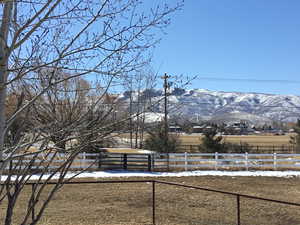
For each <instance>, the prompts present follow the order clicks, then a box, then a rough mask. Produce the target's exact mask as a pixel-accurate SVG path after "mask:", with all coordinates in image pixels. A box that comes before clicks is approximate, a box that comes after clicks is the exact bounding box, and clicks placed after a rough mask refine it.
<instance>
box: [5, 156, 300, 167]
mask: <svg viewBox="0 0 300 225" xmlns="http://www.w3.org/2000/svg"><path fill="white" fill-rule="evenodd" d="M63 162H65V159H64V155H63V154H60V157H57V158H55V159H54V160H53V161H52V162H51V165H49V166H48V168H47V169H48V170H52V169H55V168H58V167H59V165H61V164H62V163H63ZM18 163H19V164H20V162H19V161H18V160H13V161H12V164H13V165H16V164H18ZM28 163H30V158H28V159H27V158H25V159H23V160H22V164H20V165H19V167H18V168H19V169H22V168H25V167H26V166H27V164H28ZM45 163H47V159H35V161H34V163H33V164H32V165H31V169H32V171H34V172H38V171H39V169H42V168H43V165H44V164H45ZM8 169H9V166H7V170H8ZM70 169H71V170H77V171H78V170H83V169H89V170H119V169H121V170H138V171H163V170H171V171H174V170H179V171H182V170H183V171H188V170H299V169H300V154H277V153H273V154H249V153H243V154H241V153H239V154H234V153H233V154H230V153H217V152H216V153H187V152H185V153H170V154H159V153H156V154H119V153H81V154H79V155H78V156H77V157H76V158H75V160H74V161H73V163H72V165H71V167H70Z"/></svg>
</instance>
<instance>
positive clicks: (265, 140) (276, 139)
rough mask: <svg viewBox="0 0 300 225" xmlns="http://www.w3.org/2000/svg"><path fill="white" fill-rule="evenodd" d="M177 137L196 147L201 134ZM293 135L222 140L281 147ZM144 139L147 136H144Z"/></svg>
mask: <svg viewBox="0 0 300 225" xmlns="http://www.w3.org/2000/svg"><path fill="white" fill-rule="evenodd" d="M176 135H178V137H179V139H180V141H181V144H182V145H198V144H200V143H201V137H202V136H201V134H176ZM292 135H294V134H286V135H272V134H264V135H263V134H261V135H224V136H223V138H224V140H225V141H227V142H231V143H238V144H240V143H248V144H249V145H254V146H257V145H258V146H272V145H276V146H282V145H289V144H290V143H289V142H290V137H291V136H292ZM120 137H121V138H125V139H127V140H129V134H121V135H120ZM144 137H145V138H146V137H147V135H145V136H144Z"/></svg>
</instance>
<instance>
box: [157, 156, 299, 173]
mask: <svg viewBox="0 0 300 225" xmlns="http://www.w3.org/2000/svg"><path fill="white" fill-rule="evenodd" d="M153 156H154V160H153V161H154V162H155V165H154V168H164V167H165V165H166V163H167V162H169V167H170V168H176V169H184V170H185V171H187V170H193V169H214V170H219V169H244V170H249V169H262V168H263V169H273V170H278V169H300V154H277V153H273V154H250V153H247V152H246V153H218V152H215V153H172V154H169V159H168V160H167V156H166V154H155V155H153Z"/></svg>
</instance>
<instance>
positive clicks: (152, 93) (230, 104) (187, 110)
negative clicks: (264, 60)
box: [119, 88, 300, 124]
mask: <svg viewBox="0 0 300 225" xmlns="http://www.w3.org/2000/svg"><path fill="white" fill-rule="evenodd" d="M132 97H133V101H137V100H138V98H142V99H146V98H151V102H152V103H154V102H157V104H155V106H154V107H152V108H151V111H152V112H153V113H162V112H163V109H164V102H163V101H162V99H163V91H162V90H153V89H151V90H149V89H148V90H144V91H143V92H140V94H138V93H137V92H133V93H132ZM119 99H120V100H121V101H127V102H128V101H129V97H128V93H127V94H126V93H124V94H122V95H121V96H120V97H119ZM168 108H169V112H170V116H172V115H180V116H182V117H187V118H190V119H191V118H193V119H194V120H206V121H207V120H212V121H217V122H231V121H237V120H245V121H249V122H251V123H253V124H257V123H269V122H271V121H282V122H295V121H296V120H297V118H300V96H294V95H275V94H261V93H239V92H222V91H210V90H205V89H193V90H184V89H179V88H175V89H173V90H171V91H170V93H169V96H168Z"/></svg>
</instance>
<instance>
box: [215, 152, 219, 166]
mask: <svg viewBox="0 0 300 225" xmlns="http://www.w3.org/2000/svg"><path fill="white" fill-rule="evenodd" d="M218 159H219V154H218V152H215V161H216V163H215V170H218Z"/></svg>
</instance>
